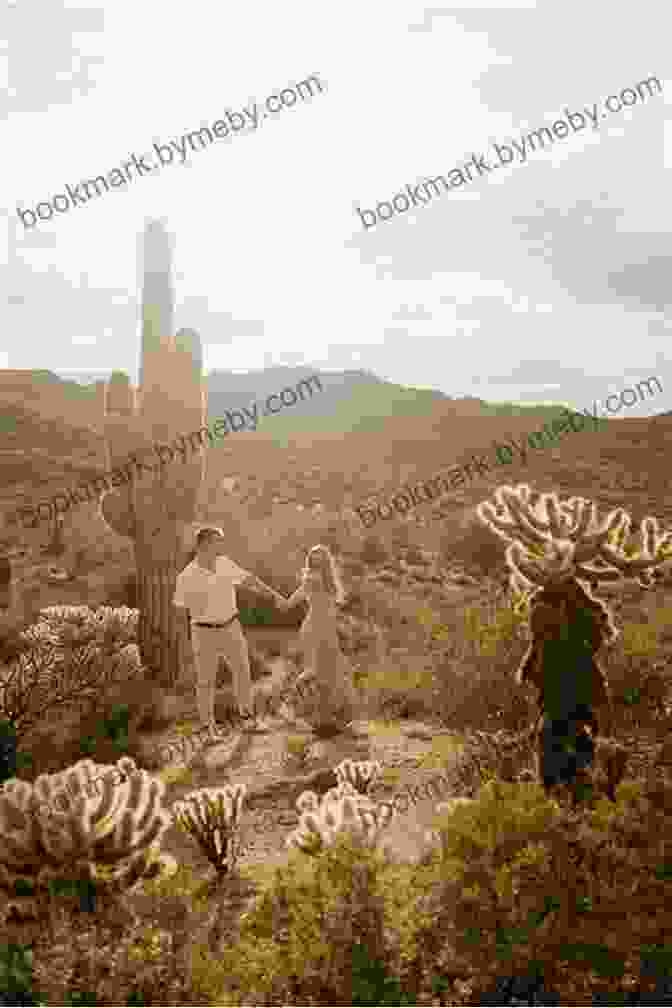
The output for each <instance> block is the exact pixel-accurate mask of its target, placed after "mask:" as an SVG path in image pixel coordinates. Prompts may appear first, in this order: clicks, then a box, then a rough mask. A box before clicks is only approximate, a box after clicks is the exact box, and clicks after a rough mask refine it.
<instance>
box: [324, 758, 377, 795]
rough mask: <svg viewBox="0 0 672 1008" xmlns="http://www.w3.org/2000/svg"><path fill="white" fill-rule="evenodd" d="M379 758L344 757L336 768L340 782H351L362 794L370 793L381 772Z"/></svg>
mask: <svg viewBox="0 0 672 1008" xmlns="http://www.w3.org/2000/svg"><path fill="white" fill-rule="evenodd" d="M381 769H382V768H381V765H380V763H379V762H378V761H377V760H358V761H356V760H351V759H344V760H343V761H342V762H341V763H339V764H338V766H337V767H336V768H335V770H336V776H337V777H338V781H339V784H345V783H346V782H349V783H350V784H352V786H353V788H354V789H355V790H356V791H359V792H360V794H369V792H370V791H371V790H372V788H373V786H374V784H375V783H376V781H377V779H378V777H379V776H380V773H381Z"/></svg>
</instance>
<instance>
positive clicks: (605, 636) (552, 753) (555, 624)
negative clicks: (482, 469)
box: [477, 484, 672, 786]
mask: <svg viewBox="0 0 672 1008" xmlns="http://www.w3.org/2000/svg"><path fill="white" fill-rule="evenodd" d="M477 512H478V516H479V518H480V520H481V521H482V522H483V523H484V524H485V525H486V526H487V527H488V528H490V529H491V530H492V531H493V532H495V533H496V534H497V535H498V536H500V537H501V538H502V539H504V540H505V541H507V542H508V543H509V546H508V547H507V550H506V562H507V566H508V568H509V571H510V575H511V576H510V584H511V588H512V589H513V591H514V594H515V593H517V603H518V605H519V606H520V607H521V610H522V611H525V612H526V613H527V615H528V617H529V629H530V636H531V643H530V645H529V647H528V649H527V652H526V654H525V655H524V656H523V659H522V661H521V663H520V665H519V667H518V670H517V673H516V679H517V681H518V682H519V683H522V682H523V681H525V680H526V679H529V681H530V682H532V683H534V685H535V686H537V688H538V689H539V690H540V702H541V706H542V709H543V710H544V711H545V712H547V711H548V710H549V708H550V719H549V718H547V720H546V722H545V723H544V728H543V736H542V747H541V756H542V759H541V769H542V776H543V778H544V781H545V784H546V786H551V784H552V783H553V782H554V781H555V782H559V781H562V782H564V783H569V782H570V781H571V780H574V779H578V778H577V776H576V775H577V773H578V771H579V770H581V772H583V771H585V769H586V767H587V766H588V765H590V763H592V761H593V757H594V752H595V746H594V741H593V736H594V735H595V734H596V732H597V728H598V724H597V719H596V716H595V713H594V710H593V708H594V707H596V706H597V707H602V708H603V709H604V708H608V707H609V705H610V699H609V695H608V685H607V681H606V676H605V674H604V672H603V670H602V669H601V668H600V666H599V664H598V662H597V660H596V658H595V655H596V653H597V652H598V651H599V649H600V648H601V647H602V645H603V644H605V643H611V642H612V641H614V640H615V638H616V636H617V634H618V631H617V629H616V626H615V624H614V619H613V615H612V613H611V611H610V610H609V608H608V606H607V605H606V603H604V602H603V601H601V600H600V599H598V598H596V597H595V596H594V595H593V594H592V592H591V587H597V585H598V584H599V583H600V582H603V581H615V580H621V578H623V577H636V578H637V580H638V582H639V584H640V585H641V586H642V587H648V586H650V584H651V583H652V579H653V576H654V574H658V573H660V569H661V567H662V565H663V564H665V563H666V562H667V561H668V560H669V558H670V557H671V556H672V532H666V533H664V532H663V531H662V530H661V529H659V527H658V521H657V519H656V518H651V517H647V518H644V519H642V521H641V522H640V525H639V529H638V530H637V531H635V530H634V526H633V522H632V519H631V518H630V516H629V515H628V514H626V513H625V512H624V511H623V510H620V509H619V510H616V511H611V512H609V513H608V514H607V515H606V517H605V518H603V519H602V520H599V519H598V516H597V508H596V505H595V504H594V503H593V502H591V501H588V500H585V499H583V498H580V497H572V498H571V499H570V500H568V501H566V502H561V501H560V500H559V498H558V497H557V495H556V494H554V493H550V494H536V493H535V494H534V495H533V492H532V490H531V489H530V487H529V486H527V485H524V484H521V485H520V486H518V487H516V488H515V489H514V488H512V487H507V486H503V487H499V488H498V489H497V491H496V492H495V503H494V505H493V504H491V503H489V502H487V501H486V502H483V503H482V504H480V505H479V507H478V509H477ZM549 696H550V697H551V700H550V701H549ZM570 721H571V722H572V725H573V727H565V728H562V729H561V728H560V727H559V726H560V725H561V724H564V725H569V722H570ZM554 725H555V726H554ZM579 743H580V745H579ZM579 749H580V753H581V755H580V758H579V755H577V753H578V751H579Z"/></svg>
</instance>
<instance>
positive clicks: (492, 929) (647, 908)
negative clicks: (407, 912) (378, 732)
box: [411, 781, 672, 1003]
mask: <svg viewBox="0 0 672 1008" xmlns="http://www.w3.org/2000/svg"><path fill="white" fill-rule="evenodd" d="M669 806H670V789H669V787H668V788H665V787H664V786H662V785H656V786H655V787H652V788H650V789H646V788H643V787H642V786H641V785H638V784H637V783H633V782H632V781H625V782H623V783H622V784H621V785H620V786H619V788H618V791H617V802H616V803H612V802H610V801H608V800H607V799H601V800H599V801H598V802H596V803H594V805H593V806H592V807H586V808H583V809H581V810H571V809H569V808H565V807H561V806H560V805H559V804H558V803H557V802H556V801H553V800H550V799H549V798H547V797H546V796H545V795H544V793H543V791H542V789H541V788H540V787H539V786H537V785H535V784H517V785H516V784H504V783H501V782H497V781H493V782H491V783H490V784H488V785H486V786H484V787H483V788H482V789H481V791H480V792H479V794H478V795H477V799H476V801H475V802H474V803H473V804H470V805H465V806H458V807H457V808H455V809H454V810H453V811H452V812H451V813H450V814H447V815H446V816H444V817H443V818H442V817H439V818H438V819H437V822H438V824H439V834H440V843H439V844H438V845H437V848H436V851H435V854H434V861H433V862H432V864H431V869H433V870H434V872H435V879H436V880H437V884H436V886H435V887H433V888H432V889H431V891H430V892H429V893H428V892H427V891H425V893H424V894H423V895H422V896H421V897H420V899H419V900H418V902H417V904H416V912H417V914H418V917H419V918H422V920H423V923H421V925H420V927H419V928H418V931H417V933H416V935H415V950H416V951H415V956H414V959H413V963H412V967H411V972H412V973H414V974H415V975H416V976H417V975H420V974H421V973H422V972H423V971H426V970H428V969H430V968H436V967H438V968H439V969H441V968H443V969H444V970H446V971H452V972H453V974H457V973H460V974H461V975H463V976H465V977H469V978H470V979H471V980H472V981H473V982H474V990H473V993H474V994H475V995H478V994H482V993H484V992H485V991H487V990H489V989H492V987H493V986H496V984H497V982H498V981H501V978H502V977H503V976H519V977H524V976H536V977H538V978H540V979H543V983H544V986H545V987H546V989H547V990H549V991H556V992H557V993H563V984H565V983H566V982H567V968H568V967H570V968H571V972H572V974H573V982H576V980H577V976H578V978H579V980H581V978H583V980H584V981H585V982H586V984H587V983H588V981H590V983H591V989H594V990H596V991H599V990H602V991H611V992H615V991H618V990H622V991H623V992H624V991H625V989H626V988H625V987H622V986H621V981H622V980H623V977H624V976H625V975H626V973H629V974H632V973H637V972H639V974H640V982H641V985H642V987H644V985H645V984H646V983H647V981H646V979H645V977H644V973H645V970H644V969H643V968H642V963H643V961H644V958H645V956H646V955H647V951H646V950H647V949H648V948H650V947H658V946H664V945H665V935H666V934H667V935H669V933H670V911H669V898H670V881H671V880H672V867H671V864H670V861H669V851H670V839H671V838H672V826H671V825H670V816H669ZM423 870H424V871H425V875H426V872H427V867H426V866H425V867H424V869H423ZM425 888H426V887H425ZM624 907H627V908H628V912H627V913H624V912H623V910H624ZM574 990H575V991H576V988H574ZM565 996H567V995H566V993H565ZM474 1003H484V1002H474ZM569 1003H571V1002H569ZM574 1003H575V1002H574Z"/></svg>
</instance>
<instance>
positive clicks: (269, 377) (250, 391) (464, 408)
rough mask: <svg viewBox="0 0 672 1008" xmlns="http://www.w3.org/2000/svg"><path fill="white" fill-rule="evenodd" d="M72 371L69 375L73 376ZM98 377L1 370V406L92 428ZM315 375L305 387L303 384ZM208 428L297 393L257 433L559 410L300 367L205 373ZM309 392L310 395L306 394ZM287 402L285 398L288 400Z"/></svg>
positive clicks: (98, 407) (98, 404)
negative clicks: (439, 415) (230, 414)
mask: <svg viewBox="0 0 672 1008" xmlns="http://www.w3.org/2000/svg"><path fill="white" fill-rule="evenodd" d="M72 374H73V372H70V375H72ZM101 376H102V372H96V373H95V375H94V374H93V373H92V374H91V375H90V377H91V378H92V379H95V380H92V382H91V383H89V384H84V383H83V382H84V381H85V379H86V377H87V375H86V374H84V373H83V372H82V373H79V374H78V375H77V380H74V379H73V378H72V377H69V376H68V377H65V376H59V375H57V374H54V373H53V372H51V371H47V370H33V371H31V370H26V371H10V370H4V371H3V370H0V403H2V402H5V403H12V402H13V403H21V404H23V405H25V406H26V407H28V408H29V409H31V410H34V411H35V412H36V413H38V414H42V415H43V416H46V417H51V418H53V419H57V420H58V421H59V422H61V423H65V424H69V425H72V426H73V427H83V428H87V427H89V428H91V429H92V430H93V429H97V428H98V425H99V423H100V417H101V415H102V384H101ZM313 376H317V378H318V379H319V382H320V384H321V388H322V390H321V391H320V390H319V388H318V386H317V382H313V383H311V384H310V385H308V384H304V385H302V386H301V383H302V382H304V383H307V381H308V379H310V378H312V377H313ZM206 383H207V392H208V423H209V424H212V423H213V422H214V421H215V420H216V419H217V418H218V417H221V416H224V415H225V413H226V410H227V409H242V408H243V407H244V406H251V405H252V403H255V402H256V403H257V404H258V407H259V410H258V412H259V415H260V416H261V415H262V411H263V406H264V403H265V401H266V400H267V398H268V396H270V395H273V394H279V393H281V392H282V391H283V390H285V389H287V390H289V389H293V390H297V389H299V392H298V395H299V396H300V398H298V400H297V402H296V404H295V405H293V406H291V407H286V408H284V409H282V410H281V411H280V412H278V413H277V414H276V415H274V416H269V417H268V418H266V419H262V420H261V421H260V424H259V429H260V430H263V431H264V433H268V434H269V435H271V436H273V437H275V438H277V439H278V440H279V441H283V440H284V439H286V438H287V437H288V436H292V435H294V434H300V433H311V432H312V433H314V434H318V433H325V434H329V433H332V434H338V433H347V432H355V431H356V432H360V433H364V432H367V431H376V430H382V429H383V428H384V427H385V425H386V424H387V423H388V422H389V420H390V419H391V418H392V417H397V418H403V417H409V418H410V417H417V418H422V417H426V416H431V415H432V414H433V413H434V412H435V410H436V409H437V407H439V408H440V409H441V411H442V412H443V411H446V412H447V413H453V414H454V415H459V416H461V417H464V418H467V417H471V416H493V415H494V416H510V417H513V416H525V415H528V414H529V415H535V416H548V417H552V416H555V415H556V414H557V413H558V412H559V411H560V410H561V409H562V407H554V406H550V407H543V406H542V407H538V406H518V405H517V404H515V403H487V402H485V401H484V400H481V399H476V398H474V397H472V396H466V397H464V398H461V399H451V398H450V397H449V396H446V395H444V394H443V393H442V392H438V391H436V390H434V389H416V388H408V387H406V386H404V385H397V384H395V383H393V382H388V381H385V380H383V379H381V378H378V377H377V376H376V375H375V374H373V373H372V372H370V371H365V370H352V371H341V372H325V371H319V370H317V369H314V368H313V369H311V368H306V367H271V368H265V369H263V370H258V371H249V372H246V373H242V374H237V373H235V372H232V371H217V370H215V371H211V372H210V373H209V374H208V375H207V379H206ZM311 392H312V394H311ZM286 399H291V396H290V395H289V394H287V395H286Z"/></svg>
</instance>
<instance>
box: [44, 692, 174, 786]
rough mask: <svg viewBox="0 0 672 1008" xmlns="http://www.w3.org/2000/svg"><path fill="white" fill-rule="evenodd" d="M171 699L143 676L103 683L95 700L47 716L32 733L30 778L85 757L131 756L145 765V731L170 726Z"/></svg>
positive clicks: (112, 759)
mask: <svg viewBox="0 0 672 1008" xmlns="http://www.w3.org/2000/svg"><path fill="white" fill-rule="evenodd" d="M171 703H172V701H171V698H170V697H169V696H167V694H166V691H165V690H164V689H162V687H160V686H158V685H157V684H156V683H153V682H148V681H143V680H142V679H138V680H134V681H130V682H122V683H111V684H108V685H106V686H103V687H102V688H101V689H100V691H99V692H98V694H97V695H96V696H95V697H94V698H93V699H92V701H91V702H90V703H87V704H86V705H82V706H81V707H78V708H74V709H70V710H69V711H68V712H67V716H64V717H62V718H60V719H56V718H55V717H54V718H48V719H46V721H45V723H43V724H40V725H38V726H36V727H35V728H34V729H33V730H32V731H31V732H30V733H29V734H28V735H27V744H28V745H29V746H30V754H31V757H32V769H31V776H34V775H35V774H38V773H55V772H56V771H58V770H60V769H61V768H62V767H64V766H68V765H69V764H71V763H76V762H77V760H80V759H84V758H86V757H90V758H93V759H96V760H97V761H99V762H100V761H102V762H112V763H114V762H116V760H118V759H119V757H120V756H130V757H132V758H133V759H134V760H135V761H136V762H137V763H138V765H142V766H144V765H146V753H145V748H144V746H143V742H142V738H141V734H140V733H141V732H142V731H153V730H161V729H164V728H166V727H168V725H169V724H171V723H172V720H173V717H172V710H171Z"/></svg>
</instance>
